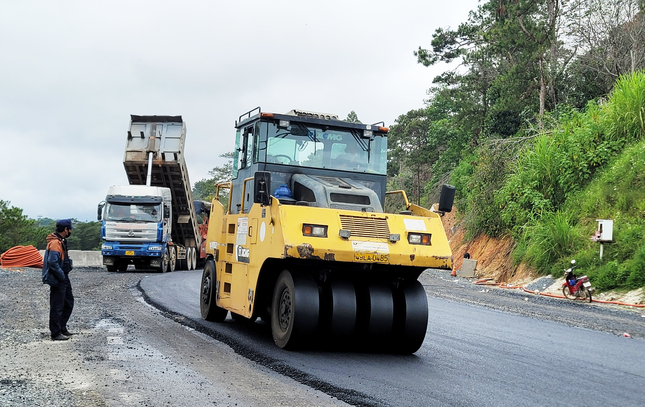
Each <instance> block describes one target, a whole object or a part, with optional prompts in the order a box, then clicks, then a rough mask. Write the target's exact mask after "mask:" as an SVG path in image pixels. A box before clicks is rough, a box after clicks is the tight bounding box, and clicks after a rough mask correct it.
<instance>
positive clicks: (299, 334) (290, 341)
mask: <svg viewBox="0 0 645 407" xmlns="http://www.w3.org/2000/svg"><path fill="white" fill-rule="evenodd" d="M319 307H320V299H319V296H318V286H317V285H316V283H315V282H314V281H313V280H311V278H309V276H306V275H300V274H297V273H293V274H292V273H291V272H289V271H288V270H284V271H283V272H282V273H280V275H279V276H278V279H277V281H276V284H275V287H274V290H273V299H272V302H271V333H272V334H273V340H274V342H275V344H276V345H278V347H280V348H283V349H292V348H294V347H296V346H297V345H300V344H302V343H303V342H304V341H305V340H306V339H307V338H308V337H310V336H312V335H313V334H314V333H315V331H316V328H317V326H318V316H319V311H320V309H319Z"/></svg>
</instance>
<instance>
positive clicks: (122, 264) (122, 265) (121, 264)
mask: <svg viewBox="0 0 645 407" xmlns="http://www.w3.org/2000/svg"><path fill="white" fill-rule="evenodd" d="M117 269H118V270H119V271H127V270H128V263H126V262H125V261H120V262H119V263H118V266H117Z"/></svg>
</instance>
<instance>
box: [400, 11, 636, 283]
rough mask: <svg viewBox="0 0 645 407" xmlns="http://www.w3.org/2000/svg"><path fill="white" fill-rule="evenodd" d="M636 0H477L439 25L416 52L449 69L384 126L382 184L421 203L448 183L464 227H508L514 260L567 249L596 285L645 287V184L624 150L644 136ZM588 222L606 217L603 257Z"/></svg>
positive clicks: (530, 260) (550, 263) (542, 258)
mask: <svg viewBox="0 0 645 407" xmlns="http://www.w3.org/2000/svg"><path fill="white" fill-rule="evenodd" d="M644 7H645V2H643V1H640V0H602V1H600V0H591V1H581V0H571V1H567V0H541V1H528V0H519V1H516V0H514V1H507V0H501V1H500V0H496V1H483V2H481V3H480V5H479V7H478V8H477V9H476V10H473V11H472V12H471V13H470V15H469V17H468V20H467V21H466V22H464V23H462V24H460V25H459V26H458V27H457V28H456V29H450V28H439V29H437V30H436V31H435V33H434V35H433V36H432V41H431V47H429V48H423V47H419V49H418V50H417V51H416V52H415V55H416V57H417V61H418V62H419V63H421V64H423V65H426V66H430V65H436V64H439V63H443V62H447V63H454V62H459V66H458V67H457V68H454V69H451V70H448V71H446V72H444V73H443V74H441V75H439V76H437V77H436V78H435V79H434V81H433V87H431V88H430V89H429V90H428V96H429V97H428V99H427V100H426V101H425V107H423V108H420V109H416V110H412V111H410V112H408V113H406V114H403V115H400V116H399V118H398V119H397V122H396V123H395V124H394V125H393V126H391V132H390V141H391V143H390V149H391V152H390V170H389V172H388V175H389V176H390V181H389V185H388V186H389V187H390V188H397V189H399V188H402V189H406V190H407V191H410V193H411V195H412V197H413V200H415V201H417V202H420V203H421V204H428V203H430V202H433V201H436V197H437V191H438V190H439V188H440V186H441V184H442V183H444V182H449V183H452V184H453V185H455V187H456V190H457V196H456V206H457V208H458V209H459V212H460V214H461V215H462V216H463V219H462V223H463V224H464V225H465V227H466V230H467V236H468V237H470V238H473V237H475V236H477V235H480V234H486V235H488V236H491V237H501V236H511V237H512V238H513V239H514V241H515V243H516V249H515V251H514V253H513V261H514V262H515V265H519V264H520V263H524V264H526V265H529V266H530V267H532V268H533V269H535V270H537V271H538V272H540V273H555V274H560V273H562V269H563V268H565V266H566V265H568V264H569V261H570V260H571V259H572V258H574V257H575V258H576V259H577V260H578V264H579V266H580V267H581V268H583V269H584V273H586V274H588V275H590V276H592V277H593V278H594V280H596V281H594V285H596V286H597V287H598V288H600V289H609V288H634V287H640V286H644V285H645V279H643V276H642V272H641V271H640V270H645V263H642V264H641V258H643V259H645V250H644V251H643V253H641V252H640V251H639V249H638V248H639V247H642V244H641V243H642V231H641V229H640V226H639V225H641V224H643V223H644V219H645V213H644V212H642V211H640V212H639V211H638V209H636V208H638V205H640V202H639V200H638V197H639V196H645V190H642V189H639V188H640V184H639V180H638V176H637V174H636V173H634V171H637V170H635V168H636V166H637V162H638V161H633V162H632V161H624V160H628V158H626V156H625V154H632V155H635V154H636V151H637V149H638V147H637V146H638V145H639V143H641V142H642V140H643V136H644V135H645V128H644V120H645V110H644V106H645V74H644V73H643V72H644V71H643V69H645V18H644V14H643V9H644ZM609 11H611V12H609ZM453 66H454V64H453ZM633 149H636V150H633ZM628 152H631V153H628ZM626 162H630V163H631V164H629V165H628V164H624V165H623V164H621V163H626ZM630 165H631V166H630ZM610 171H611V175H607V174H608V173H609V172H610ZM611 179H614V180H617V179H620V180H621V182H617V181H614V182H613V184H611V185H609V184H606V185H602V184H601V183H602V181H601V180H606V181H607V182H609V180H611ZM622 180H628V181H626V182H627V183H625V184H624V183H623V182H622ZM621 185H624V186H625V188H624V189H621ZM614 188H615V189H614ZM601 192H602V194H601ZM608 192H613V194H611V193H608ZM603 194H604V195H603ZM583 201H584V202H588V204H586V205H587V206H584V208H587V209H586V210H584V211H581V207H582V204H583ZM592 202H595V205H596V206H593V205H591V203H592ZM598 205H600V206H598ZM601 208H602V210H601ZM596 219H612V220H614V243H611V244H605V245H604V246H603V248H604V255H603V258H602V259H600V258H599V244H598V243H595V242H592V241H591V240H590V239H589V237H590V236H591V235H592V234H593V233H594V230H595V228H596Z"/></svg>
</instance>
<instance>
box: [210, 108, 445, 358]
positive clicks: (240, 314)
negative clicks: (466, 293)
mask: <svg viewBox="0 0 645 407" xmlns="http://www.w3.org/2000/svg"><path fill="white" fill-rule="evenodd" d="M235 128H236V148H235V154H234V162H233V178H232V182H228V183H220V184H218V185H217V193H216V196H215V197H214V199H213V201H212V203H211V212H210V219H209V226H208V234H207V239H206V252H207V259H206V262H205V264H204V269H203V273H202V279H201V290H200V310H201V315H202V317H203V318H204V319H206V320H208V321H219V322H221V321H224V320H225V319H226V317H227V314H228V313H229V312H230V313H231V317H232V318H233V319H235V320H240V321H255V320H256V319H257V318H261V319H262V320H263V321H266V323H267V324H269V325H270V327H271V332H272V336H273V340H274V342H275V344H276V345H277V346H279V347H280V348H285V349H298V348H301V347H307V346H309V345H310V344H314V343H319V344H320V343H323V344H327V343H330V344H344V343H347V344H354V345H357V346H359V347H360V349H372V348H376V349H377V350H379V351H383V350H385V351H388V352H395V353H404V354H409V353H414V352H416V351H417V350H418V349H419V347H420V346H421V344H422V343H423V340H424V338H425V334H426V329H427V322H428V303H427V298H426V293H425V290H424V288H423V286H422V285H421V283H420V282H419V280H418V277H419V275H420V274H421V273H422V272H423V271H424V270H425V269H427V268H441V269H448V270H450V269H451V268H452V252H451V250H450V246H449V245H448V240H447V238H446V234H445V231H444V228H443V225H442V221H441V214H442V213H443V212H446V211H450V210H451V209H452V201H453V199H454V187H452V186H449V185H444V187H443V191H442V195H441V198H440V202H439V208H438V211H436V212H435V211H431V210H428V209H425V208H423V207H421V206H418V205H415V204H413V203H410V202H409V200H408V198H407V196H406V194H405V192H404V191H392V192H386V189H385V188H386V178H387V171H386V166H387V135H388V131H389V130H388V128H386V127H385V124H384V123H383V122H381V123H377V124H373V125H366V124H360V123H350V122H346V121H341V120H339V119H338V116H337V115H333V114H325V113H316V112H309V111H303V110H292V111H290V112H288V113H286V114H279V113H268V112H263V111H262V110H261V108H260V107H258V108H256V109H253V110H251V111H249V112H247V113H244V114H243V115H241V116H240V117H239V119H238V120H237V121H236V122H235ZM386 196H387V197H388V201H389V199H392V198H398V200H399V202H402V205H400V206H399V208H398V209H397V212H396V213H388V212H387V211H386V210H385V208H386V203H387V202H386ZM399 209H400V210H399Z"/></svg>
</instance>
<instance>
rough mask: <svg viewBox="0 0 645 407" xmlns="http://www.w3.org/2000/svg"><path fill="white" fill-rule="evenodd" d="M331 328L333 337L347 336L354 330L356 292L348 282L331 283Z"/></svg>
mask: <svg viewBox="0 0 645 407" xmlns="http://www.w3.org/2000/svg"><path fill="white" fill-rule="evenodd" d="M330 290H331V327H330V332H331V334H332V335H335V336H348V335H351V334H353V333H354V329H355V328H356V291H355V290H354V285H353V284H352V283H351V282H349V281H342V280H341V281H332V283H331V284H330Z"/></svg>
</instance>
